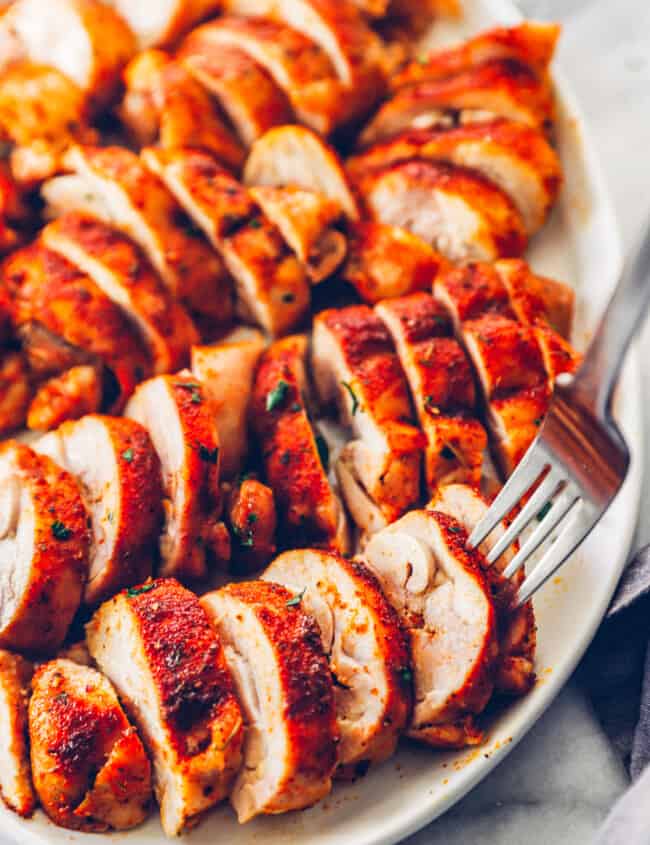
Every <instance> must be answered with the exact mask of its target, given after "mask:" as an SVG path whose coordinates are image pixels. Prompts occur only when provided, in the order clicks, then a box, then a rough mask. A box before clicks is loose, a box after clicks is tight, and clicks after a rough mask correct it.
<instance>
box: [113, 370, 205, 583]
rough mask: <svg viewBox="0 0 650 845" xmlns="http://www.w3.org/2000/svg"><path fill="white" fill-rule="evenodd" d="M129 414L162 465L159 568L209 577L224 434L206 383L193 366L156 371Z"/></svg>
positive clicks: (131, 403)
mask: <svg viewBox="0 0 650 845" xmlns="http://www.w3.org/2000/svg"><path fill="white" fill-rule="evenodd" d="M125 414H126V416H128V417H131V419H134V420H136V422H139V423H140V424H141V425H143V426H144V427H145V428H146V429H147V431H148V432H149V436H150V437H151V440H152V442H153V446H154V448H155V450H156V452H157V453H158V457H159V459H160V465H161V468H162V483H163V496H164V499H163V508H164V512H165V525H164V527H163V530H162V534H161V537H160V559H161V562H160V569H159V572H160V574H161V575H173V576H175V577H178V578H182V579H184V580H187V579H200V578H205V577H206V575H207V574H208V560H207V553H208V551H209V550H210V547H211V545H212V543H211V541H212V540H213V539H214V532H215V530H216V529H217V525H218V523H219V521H220V513H221V501H220V492H219V460H220V455H219V435H218V432H217V427H216V423H215V418H214V415H213V413H212V410H211V407H210V402H209V400H208V397H207V396H206V395H205V394H204V391H203V385H202V384H200V383H199V382H198V381H197V380H196V378H195V377H194V376H193V375H192V373H190V372H189V370H182V371H181V372H180V373H178V374H176V375H173V376H171V375H168V376H157V377H156V378H153V379H150V380H149V381H145V382H143V383H142V384H140V385H139V387H138V388H137V390H136V391H135V393H134V394H133V396H132V398H131V399H130V401H129V403H128V405H127V406H126V410H125ZM212 551H213V552H214V551H215V550H214V549H212Z"/></svg>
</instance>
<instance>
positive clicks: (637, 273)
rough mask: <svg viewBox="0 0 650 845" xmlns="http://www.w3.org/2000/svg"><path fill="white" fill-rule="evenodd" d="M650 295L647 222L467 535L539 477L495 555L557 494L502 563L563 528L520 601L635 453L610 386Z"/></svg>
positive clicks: (581, 532)
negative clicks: (591, 329) (581, 350)
mask: <svg viewBox="0 0 650 845" xmlns="http://www.w3.org/2000/svg"><path fill="white" fill-rule="evenodd" d="M649 303H650V226H649V227H648V228H647V229H646V231H645V234H644V236H643V238H642V240H641V243H640V246H639V248H638V249H637V251H636V252H635V253H634V257H633V258H632V260H630V261H629V262H628V263H627V265H626V267H625V270H624V272H623V274H622V276H621V279H620V281H619V283H618V286H617V288H616V290H615V291H614V294H613V296H612V298H611V300H610V302H609V304H608V306H607V308H606V309H605V313H604V314H603V317H602V318H601V321H600V323H599V325H598V328H597V329H596V332H595V334H594V336H593V339H592V341H591V344H590V345H589V349H588V350H587V353H586V355H585V358H584V361H583V363H582V366H581V367H580V369H579V370H578V372H577V373H576V375H575V376H574V377H573V378H572V379H571V380H570V381H569V382H568V383H566V382H565V383H558V384H557V385H556V387H555V392H554V396H553V400H552V402H551V405H550V408H549V410H548V413H547V415H546V417H545V419H544V422H543V424H542V426H541V427H540V431H539V433H538V435H537V437H536V438H535V440H534V442H533V443H532V445H531V446H530V448H529V449H528V451H527V452H526V454H525V455H524V458H523V459H522V461H521V463H520V464H519V465H518V466H517V468H516V469H515V471H514V472H513V474H512V475H511V476H510V478H509V479H508V481H507V483H506V484H505V486H504V487H503V489H502V490H501V492H500V493H499V495H498V496H497V497H496V499H495V500H494V502H493V503H492V505H491V507H490V509H489V511H488V512H487V513H486V515H485V517H484V518H483V519H482V520H481V521H480V522H479V523H478V525H477V526H476V527H475V529H474V530H473V531H472V534H471V536H470V537H469V540H468V545H469V546H470V547H471V548H475V547H476V546H478V545H479V544H480V543H482V542H483V540H484V539H485V538H486V537H487V536H488V535H489V534H490V533H491V532H492V530H493V529H494V528H495V527H496V526H497V525H498V524H499V523H500V522H501V521H502V520H503V519H504V517H506V516H507V515H508V514H509V513H510V512H511V511H512V510H513V508H514V507H515V506H516V505H517V504H518V503H519V502H520V501H521V499H522V498H523V497H524V496H525V494H526V493H528V492H529V491H530V490H531V489H532V488H533V487H534V485H535V484H538V486H537V487H536V489H535V490H534V491H533V492H532V493H531V495H530V498H529V499H528V501H527V502H526V503H525V504H524V506H523V507H522V509H521V511H520V512H519V513H518V515H517V516H516V517H515V518H514V519H513V521H512V523H511V524H510V526H509V527H508V528H507V529H506V530H505V532H504V534H503V535H502V536H501V538H500V539H499V540H498V542H496V543H495V545H494V546H493V547H492V549H491V550H490V552H489V554H488V562H489V563H494V562H495V561H496V560H497V559H498V558H499V557H500V556H501V555H502V554H503V553H504V552H505V551H506V550H507V549H508V548H509V547H510V546H511V545H512V543H513V542H514V541H515V540H516V539H517V538H518V536H519V535H520V534H521V532H522V531H523V529H524V528H526V526H527V525H528V524H529V523H530V522H531V521H532V520H533V519H534V518H535V517H536V516H538V515H540V512H543V510H544V509H545V508H547V507H548V506H549V503H550V502H551V500H553V503H552V504H551V505H550V510H548V513H546V514H545V515H544V516H543V517H542V518H541V519H540V523H539V525H538V526H537V527H536V528H535V530H534V531H533V532H532V533H531V535H530V536H529V537H528V539H527V540H526V541H525V542H524V543H523V545H522V546H521V549H520V550H519V551H518V552H517V554H516V555H515V556H514V558H513V559H512V561H511V562H510V563H509V565H508V566H507V568H506V569H505V570H504V575H505V577H507V578H510V577H512V576H513V575H514V574H515V572H517V571H518V570H519V569H520V568H521V567H522V566H524V564H525V563H526V562H527V561H528V559H529V558H530V556H531V555H532V554H533V553H534V552H535V551H537V549H538V548H539V547H540V546H541V544H542V543H543V542H544V541H545V540H546V539H547V538H548V537H549V535H550V534H551V533H552V532H553V531H555V529H556V528H560V533H559V534H558V536H557V538H556V539H555V541H554V542H553V543H552V545H551V546H550V548H549V549H548V550H547V551H546V552H545V553H544V555H543V556H542V558H541V559H540V561H539V562H538V564H537V565H536V566H535V567H534V568H533V570H532V572H530V574H529V575H528V577H527V578H526V579H525V580H524V582H523V583H522V584H521V586H520V587H519V590H518V591H517V595H516V599H515V601H516V604H517V605H521V604H523V603H524V602H526V601H527V600H528V599H529V598H530V597H531V596H532V595H533V593H535V592H536V591H537V590H538V589H539V588H540V587H541V586H542V585H543V584H544V583H545V582H546V581H547V580H548V579H549V578H550V577H551V576H552V575H553V574H554V573H555V572H556V571H557V570H558V569H559V568H560V567H561V566H562V564H563V563H564V562H565V561H566V560H567V558H569V557H570V556H571V555H572V554H573V552H574V551H575V550H576V548H577V547H578V546H579V545H580V543H582V541H583V540H584V539H585V537H587V535H588V534H589V533H590V532H591V530H592V529H593V527H594V526H595V525H596V523H597V522H598V521H599V520H600V519H601V517H602V516H603V514H604V513H605V511H606V510H607V508H608V507H609V506H610V504H611V503H612V501H613V499H614V497H615V496H616V494H617V493H618V491H619V490H620V488H621V486H622V484H623V481H624V480H625V476H626V475H627V471H628V467H629V463H630V454H629V451H628V448H627V445H626V443H625V440H624V439H623V436H622V434H621V432H620V431H619V429H618V426H617V425H616V423H615V422H614V420H613V418H612V412H611V405H612V394H613V391H614V388H615V386H616V383H617V381H618V376H619V373H620V370H621V366H622V364H623V360H624V358H625V354H626V352H627V349H628V347H629V345H630V342H631V341H632V339H633V337H634V335H635V334H636V332H637V330H638V328H639V327H640V325H641V323H642V321H643V318H644V317H645V313H646V310H647V307H648V304H649Z"/></svg>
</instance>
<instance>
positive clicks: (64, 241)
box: [42, 212, 199, 373]
mask: <svg viewBox="0 0 650 845" xmlns="http://www.w3.org/2000/svg"><path fill="white" fill-rule="evenodd" d="M42 239H43V243H44V244H45V246H47V247H48V249H51V250H53V251H54V252H57V253H59V255H62V256H63V257H64V258H66V259H67V260H68V261H70V262H71V263H72V264H75V265H76V266H77V267H78V268H79V269H80V270H81V271H83V272H84V273H87V274H88V276H90V278H92V279H93V281H94V282H95V284H97V285H98V287H100V288H101V289H102V290H103V291H104V293H105V294H106V296H108V297H109V299H112V300H113V302H115V303H116V304H117V305H119V306H120V308H122V309H123V310H124V311H125V312H126V313H127V314H128V316H129V317H130V318H131V321H132V322H133V323H134V325H135V326H136V327H137V328H138V330H139V332H140V334H141V335H142V338H143V341H144V343H145V344H146V345H147V347H148V349H149V352H150V357H151V360H152V364H153V370H154V372H155V373H168V372H170V371H172V370H178V369H180V368H181V367H183V366H185V365H186V364H187V363H188V362H189V355H190V346H191V345H192V344H193V343H197V342H198V340H199V333H198V330H197V328H196V326H195V325H194V324H193V322H192V320H191V318H190V316H189V314H188V313H187V311H186V310H185V308H184V307H183V306H182V305H181V304H180V303H179V302H176V301H175V300H174V298H173V297H172V295H171V293H170V292H169V290H168V289H167V288H166V287H165V285H164V284H163V283H162V282H161V281H160V279H159V278H158V276H157V275H156V274H155V273H154V271H153V269H152V267H151V265H150V264H149V262H148V261H147V260H146V259H145V258H144V256H143V255H142V254H141V253H140V252H139V251H138V249H137V248H136V247H135V246H134V245H133V243H132V242H131V241H130V240H129V239H128V238H127V237H125V236H124V235H123V234H122V233H121V232H119V231H118V230H116V229H113V228H111V227H110V226H107V225H106V224H105V223H102V222H101V221H100V220H98V219H97V218H96V217H91V216H89V215H87V214H79V213H77V212H69V213H68V214H64V215H63V216H62V217H59V218H58V220H55V221H54V222H52V223H50V224H49V225H48V226H46V227H45V229H43V232H42Z"/></svg>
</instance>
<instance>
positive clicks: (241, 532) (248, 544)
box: [232, 514, 257, 549]
mask: <svg viewBox="0 0 650 845" xmlns="http://www.w3.org/2000/svg"><path fill="white" fill-rule="evenodd" d="M252 515H253V516H255V518H256V519H257V514H252ZM250 516H251V515H250V514H249V519H248V523H249V524H250ZM232 531H233V534H234V535H235V537H236V538H237V540H238V541H239V545H240V546H241V547H242V548H244V549H252V548H253V544H254V542H255V540H254V538H253V531H252V529H251V528H248V529H243V528H240V527H239V526H238V525H233V526H232Z"/></svg>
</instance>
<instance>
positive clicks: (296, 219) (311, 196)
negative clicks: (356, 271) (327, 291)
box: [250, 185, 347, 284]
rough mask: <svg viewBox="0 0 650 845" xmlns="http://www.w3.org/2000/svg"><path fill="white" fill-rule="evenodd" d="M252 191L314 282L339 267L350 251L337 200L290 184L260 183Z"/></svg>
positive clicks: (322, 278)
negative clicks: (277, 185)
mask: <svg viewBox="0 0 650 845" xmlns="http://www.w3.org/2000/svg"><path fill="white" fill-rule="evenodd" d="M250 194H251V196H252V197H253V199H254V200H255V202H256V203H257V204H258V205H259V207H260V208H261V209H262V211H263V212H264V214H265V215H266V216H267V217H268V218H269V220H270V221H271V222H272V223H273V224H274V225H276V226H277V227H278V230H279V231H280V233H281V235H282V237H283V238H284V240H285V241H286V242H287V244H288V245H289V246H290V247H291V249H292V250H293V251H294V253H295V254H296V256H297V257H298V258H299V259H300V261H301V262H302V263H303V264H304V265H305V267H306V268H307V273H308V274H309V278H310V279H311V281H312V283H313V284H317V283H318V282H322V281H323V280H324V279H327V278H328V277H329V276H331V275H333V274H334V272H335V271H336V270H337V269H338V268H339V267H340V265H341V263H342V262H343V259H344V258H345V254H346V251H347V243H346V239H345V235H344V234H343V233H342V232H340V231H339V230H338V229H337V228H335V227H336V226H337V225H338V224H340V223H341V217H342V212H341V207H340V206H339V204H338V203H337V202H335V201H334V200H332V199H330V198H329V197H327V196H325V195H324V194H319V193H316V192H315V191H305V190H303V189H302V188H297V187H295V186H292V185H288V186H286V187H284V188H273V187H269V186H260V187H258V188H251V189H250Z"/></svg>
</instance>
